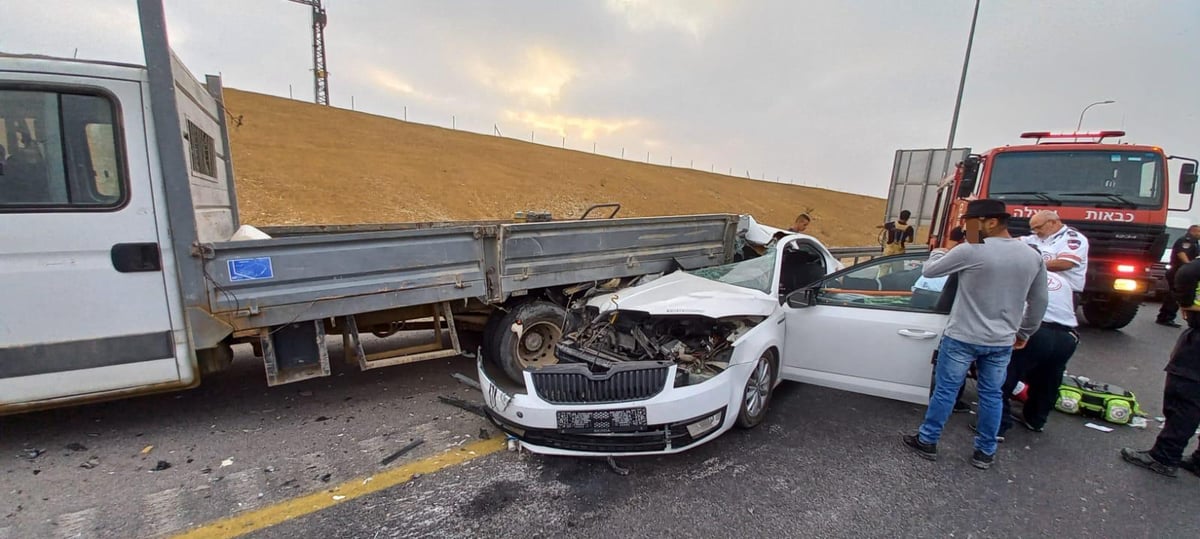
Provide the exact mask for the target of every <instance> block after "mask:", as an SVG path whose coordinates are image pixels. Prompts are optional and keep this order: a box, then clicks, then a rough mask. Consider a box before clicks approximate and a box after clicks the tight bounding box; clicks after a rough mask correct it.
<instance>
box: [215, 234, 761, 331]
mask: <svg viewBox="0 0 1200 539" xmlns="http://www.w3.org/2000/svg"><path fill="white" fill-rule="evenodd" d="M738 219H739V218H738V216H736V215H729V214H712V215H688V216H677V217H651V218H633V219H596V220H579V221H551V222H541V223H503V222H473V223H454V222H450V223H421V224H401V225H335V226H330V227H291V228H274V229H272V228H268V229H265V230H266V231H267V232H268V234H273V235H276V236H279V237H272V238H271V239H265V240H250V241H226V242H217V243H207V244H202V245H201V246H200V248H199V249H198V251H199V254H200V255H201V256H202V257H203V258H204V279H205V282H206V288H207V293H208V303H209V308H210V313H211V314H212V315H213V316H215V317H216V318H218V319H220V320H222V321H224V322H225V323H227V324H229V325H230V326H231V327H232V328H233V329H234V330H244V329H251V328H261V327H271V326H277V325H282V324H288V323H291V322H295V321H304V320H317V319H322V318H329V317H336V316H345V315H352V314H359V313H366V312H374V311H382V310H387V309H395V308H402V307H411V306H416V305H428V304H432V303H438V302H444V301H451V302H453V301H465V300H469V299H478V300H481V301H484V302H487V303H500V302H503V301H504V300H505V299H507V298H508V297H510V296H512V295H514V294H519V293H522V292H524V291H529V290H535V289H542V288H553V287H560V286H566V285H571V284H576V283H582V282H590V281H601V280H608V279H612V278H616V277H628V276H633V275H641V274H647V273H656V272H660V271H667V270H669V269H672V268H673V267H675V266H676V264H678V265H679V266H681V267H684V268H696V267H703V266H710V265H715V264H721V263H725V262H727V261H729V260H731V259H732V256H733V252H734V238H735V237H736V233H737V225H738Z"/></svg>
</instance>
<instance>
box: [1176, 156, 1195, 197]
mask: <svg viewBox="0 0 1200 539" xmlns="http://www.w3.org/2000/svg"><path fill="white" fill-rule="evenodd" d="M1195 191H1196V164H1195V163H1184V164H1183V165H1182V166H1181V167H1179V193H1180V194H1182V195H1190V194H1192V193H1193V192H1195Z"/></svg>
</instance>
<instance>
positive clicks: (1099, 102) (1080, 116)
mask: <svg viewBox="0 0 1200 539" xmlns="http://www.w3.org/2000/svg"><path fill="white" fill-rule="evenodd" d="M1113 103H1116V101H1113V100H1111V99H1107V100H1104V101H1097V102H1095V103H1092V104H1091V105H1088V106H1086V107H1083V111H1081V112H1080V113H1079V123H1078V124H1075V132H1076V133H1078V132H1079V130H1080V129H1083V115H1084V114H1087V111H1088V109H1090V108H1092V107H1094V106H1096V105H1111V104H1113Z"/></svg>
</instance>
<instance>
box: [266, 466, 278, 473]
mask: <svg viewBox="0 0 1200 539" xmlns="http://www.w3.org/2000/svg"><path fill="white" fill-rule="evenodd" d="M263 472H264V473H275V467H274V466H267V467H266V468H263Z"/></svg>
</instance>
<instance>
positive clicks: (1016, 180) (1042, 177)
mask: <svg viewBox="0 0 1200 539" xmlns="http://www.w3.org/2000/svg"><path fill="white" fill-rule="evenodd" d="M1124 135H1125V133H1124V132H1122V131H1101V132H1097V133H1065V134H1054V133H1049V132H1028V133H1024V134H1022V135H1021V136H1022V138H1024V139H1033V143H1032V144H1021V145H1014V146H1003V147H1000V148H994V149H992V150H989V151H987V152H985V153H983V154H981V155H970V156H968V157H967V158H966V159H965V160H964V161H963V162H961V163H959V165H958V166H957V167H956V170H955V173H954V175H953V176H951V177H949V178H946V179H945V180H944V181H943V182H942V185H940V186H939V190H938V198H937V202H936V208H937V212H936V215H935V217H934V223H933V226H932V227H931V233H930V238H929V244H930V246H931V247H938V246H942V245H945V244H946V242H947V241H948V240H949V233H950V231H951V230H953V229H954V228H955V227H956V226H958V223H959V220H960V217H961V215H962V213H963V212H964V211H965V207H966V202H967V199H968V198H992V199H997V200H1002V201H1004V202H1005V204H1006V205H1007V206H1008V211H1009V213H1011V214H1012V216H1013V217H1012V219H1011V220H1010V222H1009V230H1010V232H1011V233H1012V235H1013V236H1014V237H1015V236H1022V235H1027V234H1030V233H1032V232H1031V231H1030V229H1029V218H1030V217H1032V216H1033V215H1034V214H1035V213H1037V212H1038V211H1041V210H1053V211H1055V212H1057V213H1058V214H1059V216H1060V217H1061V218H1062V220H1063V223H1064V224H1066V225H1067V226H1070V227H1072V228H1075V229H1076V230H1078V231H1079V232H1080V233H1082V234H1083V235H1084V236H1085V237H1087V239H1088V242H1089V244H1090V247H1089V253H1088V268H1087V280H1086V285H1085V287H1084V290H1083V293H1082V294H1081V295H1080V297H1079V306H1080V307H1081V309H1082V312H1083V315H1084V318H1085V320H1086V321H1087V322H1088V323H1089V324H1090V325H1093V326H1096V327H1101V328H1105V329H1117V328H1121V327H1124V326H1125V325H1127V324H1129V322H1131V321H1132V320H1133V317H1134V316H1135V315H1136V313H1137V308H1138V305H1139V304H1140V303H1141V302H1142V300H1143V298H1144V297H1146V296H1147V295H1148V294H1150V293H1153V291H1154V286H1155V285H1154V278H1153V275H1152V274H1151V266H1152V265H1153V264H1155V263H1156V262H1158V260H1159V259H1160V257H1161V256H1162V253H1163V251H1164V249H1166V248H1167V247H1168V244H1167V242H1168V235H1167V229H1166V220H1167V212H1168V199H1169V196H1168V195H1169V183H1170V182H1169V180H1168V177H1169V176H1168V167H1167V162H1168V160H1170V159H1179V160H1183V161H1186V163H1185V164H1184V165H1183V166H1182V167H1181V169H1180V174H1179V184H1178V190H1179V192H1180V193H1182V194H1187V195H1189V207H1190V195H1191V193H1192V191H1193V190H1194V187H1195V183H1196V162H1195V160H1193V159H1189V158H1182V157H1177V156H1169V155H1167V154H1166V153H1165V152H1164V151H1163V150H1162V148H1160V147H1157V146H1148V145H1138V144H1113V143H1104V139H1106V138H1117V137H1123V136H1124ZM1068 139H1069V140H1068Z"/></svg>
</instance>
